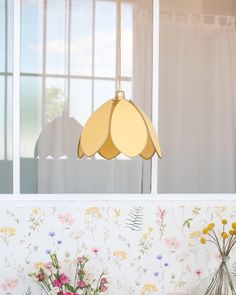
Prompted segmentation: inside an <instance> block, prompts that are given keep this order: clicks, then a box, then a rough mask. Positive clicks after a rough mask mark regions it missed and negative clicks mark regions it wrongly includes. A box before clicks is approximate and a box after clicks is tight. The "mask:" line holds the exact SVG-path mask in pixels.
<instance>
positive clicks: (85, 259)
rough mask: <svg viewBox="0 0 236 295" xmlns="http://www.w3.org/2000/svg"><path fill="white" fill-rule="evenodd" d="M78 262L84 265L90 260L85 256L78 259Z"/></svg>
mask: <svg viewBox="0 0 236 295" xmlns="http://www.w3.org/2000/svg"><path fill="white" fill-rule="evenodd" d="M77 260H78V262H79V263H84V262H86V261H88V258H87V257H85V256H80V257H78V258H77Z"/></svg>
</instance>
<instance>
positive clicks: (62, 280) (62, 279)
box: [60, 273, 70, 285]
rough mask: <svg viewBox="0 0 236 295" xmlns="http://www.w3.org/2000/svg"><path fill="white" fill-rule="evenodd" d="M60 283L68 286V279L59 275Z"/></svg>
mask: <svg viewBox="0 0 236 295" xmlns="http://www.w3.org/2000/svg"><path fill="white" fill-rule="evenodd" d="M60 282H61V283H62V284H63V285H66V284H69V282H70V281H69V279H68V277H67V276H66V275H65V274H64V273H63V274H61V275H60Z"/></svg>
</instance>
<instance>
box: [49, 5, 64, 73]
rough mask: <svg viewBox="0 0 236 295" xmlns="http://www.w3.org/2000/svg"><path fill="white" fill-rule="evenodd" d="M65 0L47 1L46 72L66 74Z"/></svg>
mask: <svg viewBox="0 0 236 295" xmlns="http://www.w3.org/2000/svg"><path fill="white" fill-rule="evenodd" d="M65 2H66V1H65V0H57V1H55V0H48V1H47V24H46V25H47V44H46V48H47V49H46V62H47V64H46V71H47V73H50V74H65V17H66V13H65V12H66V4H65Z"/></svg>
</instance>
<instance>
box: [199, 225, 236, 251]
mask: <svg viewBox="0 0 236 295" xmlns="http://www.w3.org/2000/svg"><path fill="white" fill-rule="evenodd" d="M221 224H222V229H223V230H222V232H221V233H220V235H217V234H216V231H215V224H214V223H210V224H209V225H208V226H207V227H206V228H204V229H203V231H202V233H203V235H204V236H201V239H200V241H201V243H202V244H206V243H207V242H210V243H213V244H215V245H216V247H217V249H218V250H219V253H220V255H221V256H225V257H227V256H228V255H229V253H230V251H231V250H232V248H233V247H234V245H235V244H236V222H234V223H232V227H231V228H230V229H229V231H228V232H227V231H226V225H227V224H228V220H226V219H223V220H222V221H221Z"/></svg>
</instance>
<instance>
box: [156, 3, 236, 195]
mask: <svg viewBox="0 0 236 295" xmlns="http://www.w3.org/2000/svg"><path fill="white" fill-rule="evenodd" d="M226 3H227V4H226ZM233 3H235V1H208V0H206V1H202V3H200V1H165V0H161V1H160V4H161V7H160V8H161V10H160V12H161V13H160V75H159V76H160V95H159V130H160V138H161V141H162V149H163V154H164V157H163V159H162V160H161V161H160V164H159V173H158V178H159V179H158V181H159V184H158V187H159V192H160V193H198V194H199V193H209V194H212V193H235V192H236V178H235V168H236V162H235V156H236V149H235V143H236V141H235V127H236V125H235V116H236V108H235V101H236V83H235V78H236V56H235V52H236V26H235V6H234V4H233ZM185 4H187V5H185ZM196 11H199V12H198V13H197V14H196ZM173 49H174V50H173Z"/></svg>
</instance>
